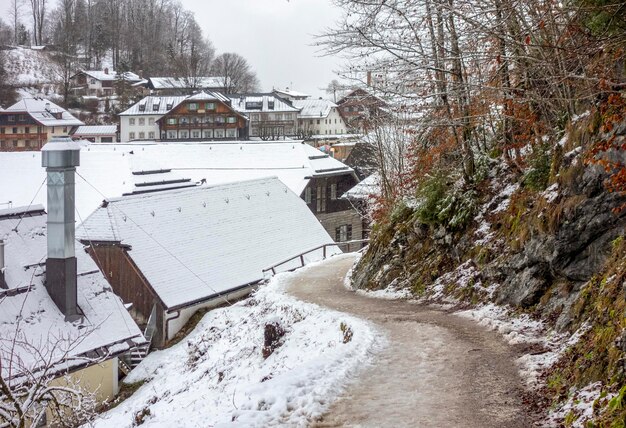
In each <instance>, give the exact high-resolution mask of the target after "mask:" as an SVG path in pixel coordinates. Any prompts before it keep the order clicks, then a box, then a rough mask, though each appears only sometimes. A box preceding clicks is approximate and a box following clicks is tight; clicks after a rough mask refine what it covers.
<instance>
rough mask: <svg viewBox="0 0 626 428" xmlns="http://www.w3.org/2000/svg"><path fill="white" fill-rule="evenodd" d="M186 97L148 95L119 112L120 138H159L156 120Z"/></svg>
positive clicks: (129, 139) (126, 139)
mask: <svg viewBox="0 0 626 428" xmlns="http://www.w3.org/2000/svg"><path fill="white" fill-rule="evenodd" d="M186 98H187V96H186V95H183V96H175V97H174V96H171V97H169V96H148V97H145V98H143V99H142V100H141V101H139V102H138V103H135V104H134V105H132V106H131V107H129V108H128V109H127V110H125V111H123V112H122V113H120V115H119V117H120V140H121V141H124V142H126V141H134V140H151V141H156V140H160V139H161V131H160V130H159V124H158V123H157V121H158V120H159V119H160V118H162V117H163V116H164V115H165V114H166V113H167V112H169V111H170V110H172V109H173V108H174V107H175V106H177V105H179V104H180V103H181V102H183V101H184V100H185V99H186Z"/></svg>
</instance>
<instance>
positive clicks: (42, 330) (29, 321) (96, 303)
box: [0, 207, 144, 379]
mask: <svg viewBox="0 0 626 428" xmlns="http://www.w3.org/2000/svg"><path fill="white" fill-rule="evenodd" d="M33 208H34V211H33V210H32V209H21V211H26V215H24V216H23V218H21V219H20V218H16V216H15V215H12V214H11V213H6V212H5V213H4V214H0V237H2V239H4V241H5V243H6V245H5V251H4V253H5V262H6V269H5V280H6V283H7V286H8V287H9V288H8V289H2V288H0V306H1V310H0V374H1V375H2V376H3V377H5V378H6V377H7V376H9V371H10V370H11V367H10V365H9V361H10V360H12V361H13V367H12V369H13V370H14V371H13V372H12V373H11V374H10V376H11V377H14V378H18V379H19V376H20V375H21V374H24V372H26V371H31V372H35V371H36V369H37V367H39V366H40V365H41V364H42V360H41V358H50V360H51V361H55V362H56V361H59V362H61V361H60V360H61V359H62V360H68V359H71V360H72V361H65V362H61V364H60V365H59V366H58V368H59V369H64V368H71V367H74V366H76V365H80V364H84V363H85V362H87V361H88V360H87V359H86V358H85V355H86V354H88V356H89V357H90V358H94V357H98V358H101V357H104V356H106V355H107V354H108V355H116V354H118V353H121V352H125V351H127V350H128V349H130V348H131V347H134V346H135V345H137V344H139V343H142V342H144V339H143V336H142V335H141V332H140V330H139V328H138V327H137V325H136V324H135V322H134V321H133V320H132V318H131V317H130V315H129V314H128V312H127V311H126V309H125V308H124V305H123V303H122V301H121V300H120V299H119V298H118V297H117V296H116V295H115V294H114V293H113V291H112V290H111V287H110V285H109V283H108V282H107V280H106V279H105V278H104V276H103V275H102V273H100V270H99V269H98V267H97V265H96V264H95V263H94V261H93V260H92V259H91V257H89V255H88V254H87V253H86V252H85V251H84V250H83V248H82V245H80V244H79V243H78V242H77V243H76V258H77V264H78V278H77V281H78V306H79V308H80V312H82V313H83V314H84V316H83V317H82V318H81V319H80V320H79V321H75V322H68V321H65V315H64V314H63V313H62V312H61V311H60V310H59V309H58V307H57V306H56V305H55V304H54V302H53V301H52V299H51V298H50V296H49V294H48V292H47V290H46V288H45V285H44V279H45V266H46V265H45V261H46V252H47V242H46V218H47V216H46V215H45V214H44V213H42V212H41V207H33ZM15 210H16V209H15V208H14V209H13V211H15ZM17 210H18V211H19V210H20V209H17ZM14 337H16V338H17V339H18V344H17V346H16V347H15V348H14V350H13V352H11V346H12V339H13V338H14ZM32 347H34V349H37V350H38V351H39V352H41V354H42V356H41V357H38V356H36V355H35V352H33V348H32ZM94 352H95V354H94ZM65 353H67V355H66V356H64V354H65Z"/></svg>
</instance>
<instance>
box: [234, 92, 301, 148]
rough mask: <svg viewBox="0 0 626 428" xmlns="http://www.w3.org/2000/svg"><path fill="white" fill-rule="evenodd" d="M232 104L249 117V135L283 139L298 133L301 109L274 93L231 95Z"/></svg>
mask: <svg viewBox="0 0 626 428" xmlns="http://www.w3.org/2000/svg"><path fill="white" fill-rule="evenodd" d="M229 97H230V99H231V106H232V108H233V109H235V110H237V111H238V112H240V113H242V114H245V115H246V116H247V117H248V118H249V122H248V129H249V130H248V135H249V137H250V138H254V139H261V140H265V141H267V140H282V139H285V138H287V137H294V136H297V135H298V113H299V112H300V109H298V108H297V107H294V106H293V105H292V104H291V102H289V101H287V100H285V99H283V98H281V97H278V96H276V95H274V94H235V95H229Z"/></svg>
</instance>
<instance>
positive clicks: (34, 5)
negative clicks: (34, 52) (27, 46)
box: [30, 0, 47, 45]
mask: <svg viewBox="0 0 626 428" xmlns="http://www.w3.org/2000/svg"><path fill="white" fill-rule="evenodd" d="M46 1H47V0H30V7H31V17H32V19H33V44H35V45H42V44H43V41H44V38H43V30H44V28H45V23H46Z"/></svg>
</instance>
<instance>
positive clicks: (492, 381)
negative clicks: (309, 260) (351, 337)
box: [288, 257, 532, 428]
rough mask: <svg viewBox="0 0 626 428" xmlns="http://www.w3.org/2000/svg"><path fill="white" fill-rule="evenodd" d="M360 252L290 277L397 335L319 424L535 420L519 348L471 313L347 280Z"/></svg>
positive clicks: (315, 295) (314, 298)
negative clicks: (359, 287) (374, 294)
mask: <svg viewBox="0 0 626 428" xmlns="http://www.w3.org/2000/svg"><path fill="white" fill-rule="evenodd" d="M353 261H354V259H353V258H350V257H339V258H337V259H335V260H332V261H330V262H326V263H322V264H320V265H319V266H318V267H316V268H315V269H307V270H304V271H302V272H301V273H300V274H297V275H294V276H293V277H292V278H291V279H290V284H289V286H288V291H289V292H290V293H291V294H293V295H295V296H296V297H298V298H300V299H302V300H305V301H309V302H312V303H317V304H320V305H323V306H327V307H329V308H332V309H336V310H339V311H341V312H345V313H348V314H352V315H357V316H359V317H361V318H364V319H367V320H370V321H372V322H373V323H375V324H377V325H378V326H379V327H380V328H381V329H382V330H383V331H384V332H386V333H387V336H388V338H389V342H390V343H389V346H388V347H387V348H386V349H385V350H383V351H381V353H380V354H379V355H378V358H377V360H376V361H375V363H374V365H373V366H372V367H370V368H367V369H365V370H364V372H362V373H361V375H360V376H359V378H358V379H355V380H354V382H353V384H352V385H351V386H350V387H348V389H347V391H346V393H345V394H344V395H343V397H342V398H341V399H340V400H339V401H338V402H337V403H336V404H334V405H333V406H332V407H331V409H330V410H329V412H328V413H327V414H326V416H325V417H324V419H323V420H322V421H321V422H319V423H318V424H317V425H316V426H320V427H335V426H359V427H390V426H393V427H444V426H445V427H452V426H455V427H461V426H463V427H511V428H513V427H528V426H531V425H532V422H531V421H530V419H529V418H528V416H527V415H526V413H525V412H524V411H523V409H522V406H521V404H520V403H521V402H522V399H521V393H522V390H523V389H522V384H521V380H520V378H519V375H518V371H517V368H516V366H515V364H514V361H515V355H514V353H513V351H512V350H511V349H510V348H509V346H508V345H507V344H506V343H505V342H504V341H503V340H502V338H501V337H500V336H499V335H498V334H497V333H494V332H491V331H487V330H486V329H484V328H482V327H480V326H478V325H477V324H476V323H474V322H473V321H471V320H468V319H466V318H462V317H458V316H455V315H451V314H447V313H445V312H441V311H436V310H433V309H429V308H427V307H424V306H420V305H417V304H413V303H410V302H406V301H393V300H382V299H373V298H369V297H364V296H361V295H358V294H356V293H354V292H352V291H349V290H347V289H346V288H345V287H344V286H343V278H344V276H345V274H346V272H347V271H348V269H349V268H350V266H351V265H352V263H353Z"/></svg>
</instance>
